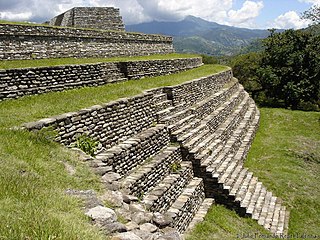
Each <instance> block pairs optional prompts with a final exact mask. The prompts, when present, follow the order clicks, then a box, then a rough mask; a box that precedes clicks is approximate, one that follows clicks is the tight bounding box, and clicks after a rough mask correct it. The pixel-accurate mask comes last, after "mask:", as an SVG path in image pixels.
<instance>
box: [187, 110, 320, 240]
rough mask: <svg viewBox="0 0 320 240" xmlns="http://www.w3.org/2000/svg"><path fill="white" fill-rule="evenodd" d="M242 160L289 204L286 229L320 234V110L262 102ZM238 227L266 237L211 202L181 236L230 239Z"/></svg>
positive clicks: (251, 223)
mask: <svg viewBox="0 0 320 240" xmlns="http://www.w3.org/2000/svg"><path fill="white" fill-rule="evenodd" d="M245 166H246V167H248V168H249V170H250V171H252V172H253V173H254V175H255V176H257V177H259V180H260V181H262V182H263V184H264V186H266V187H267V189H268V190H270V191H272V192H273V193H274V194H275V195H276V196H277V197H280V198H282V199H283V201H284V205H285V206H287V207H288V208H289V209H290V222H289V234H292V235H293V234H294V235H293V236H297V234H300V235H301V234H309V235H316V236H318V238H319V237H320V218H319V216H320V200H319V199H320V184H319V182H320V174H319V173H320V113H317V112H301V111H289V110H284V109H272V108H262V109H261V125H260V128H259V131H258V133H257V135H256V138H255V139H254V142H253V145H252V148H251V149H250V153H249V155H248V159H247V160H246V162H245ZM239 233H240V234H241V233H244V235H240V236H242V239H266V238H259V237H255V235H254V234H257V235H258V236H259V235H263V234H265V233H266V232H265V230H264V229H263V228H262V227H261V226H259V225H258V224H257V222H255V221H252V220H251V219H247V218H240V217H238V216H237V215H236V214H235V213H234V212H232V211H230V210H227V209H225V208H223V207H221V206H213V207H212V209H211V210H210V211H209V213H208V214H207V216H206V218H205V221H204V222H203V223H200V224H198V225H197V227H196V229H195V230H194V231H193V232H192V233H191V235H190V236H189V238H187V239H188V240H192V239H197V240H202V239H203V240H208V239H230V240H231V239H237V234H239ZM246 234H250V236H251V237H247V238H245V237H244V236H246ZM253 236H254V237H253ZM318 238H317V239H318ZM294 239H299V238H294ZM304 239H306V238H304ZM308 239H315V238H308Z"/></svg>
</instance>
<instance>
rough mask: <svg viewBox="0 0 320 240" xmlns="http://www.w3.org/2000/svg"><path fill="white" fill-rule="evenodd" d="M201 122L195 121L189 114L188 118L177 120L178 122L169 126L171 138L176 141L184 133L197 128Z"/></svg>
mask: <svg viewBox="0 0 320 240" xmlns="http://www.w3.org/2000/svg"><path fill="white" fill-rule="evenodd" d="M200 123H201V121H200V120H199V119H196V116H195V115H193V114H190V115H189V116H188V117H186V118H183V119H181V120H179V121H178V122H176V123H174V124H172V125H169V126H168V128H169V130H170V133H171V136H172V137H173V138H174V139H175V141H176V140H177V139H178V137H179V136H181V135H183V134H184V133H185V132H188V131H189V130H191V129H193V128H195V127H197V126H199V125H200Z"/></svg>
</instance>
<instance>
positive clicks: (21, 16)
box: [0, 12, 32, 21]
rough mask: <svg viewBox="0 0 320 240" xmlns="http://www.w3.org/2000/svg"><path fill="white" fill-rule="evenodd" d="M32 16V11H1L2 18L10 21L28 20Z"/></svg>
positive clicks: (0, 16) (0, 17)
mask: <svg viewBox="0 0 320 240" xmlns="http://www.w3.org/2000/svg"><path fill="white" fill-rule="evenodd" d="M31 16H32V12H22V13H13V12H0V19H6V20H9V21H26V20H29V19H30V18H31Z"/></svg>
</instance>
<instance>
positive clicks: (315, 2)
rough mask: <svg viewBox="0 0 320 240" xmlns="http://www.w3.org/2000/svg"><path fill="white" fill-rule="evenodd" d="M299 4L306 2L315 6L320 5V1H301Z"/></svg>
mask: <svg viewBox="0 0 320 240" xmlns="http://www.w3.org/2000/svg"><path fill="white" fill-rule="evenodd" d="M299 2H304V3H311V4H313V5H317V4H319V5H320V0H299Z"/></svg>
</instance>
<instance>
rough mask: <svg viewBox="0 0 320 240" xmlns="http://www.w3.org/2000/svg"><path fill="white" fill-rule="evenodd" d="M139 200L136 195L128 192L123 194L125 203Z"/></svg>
mask: <svg viewBox="0 0 320 240" xmlns="http://www.w3.org/2000/svg"><path fill="white" fill-rule="evenodd" d="M138 200H139V199H138V198H137V197H136V196H132V195H128V194H125V195H123V201H124V202H125V203H128V204H130V203H131V202H138Z"/></svg>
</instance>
